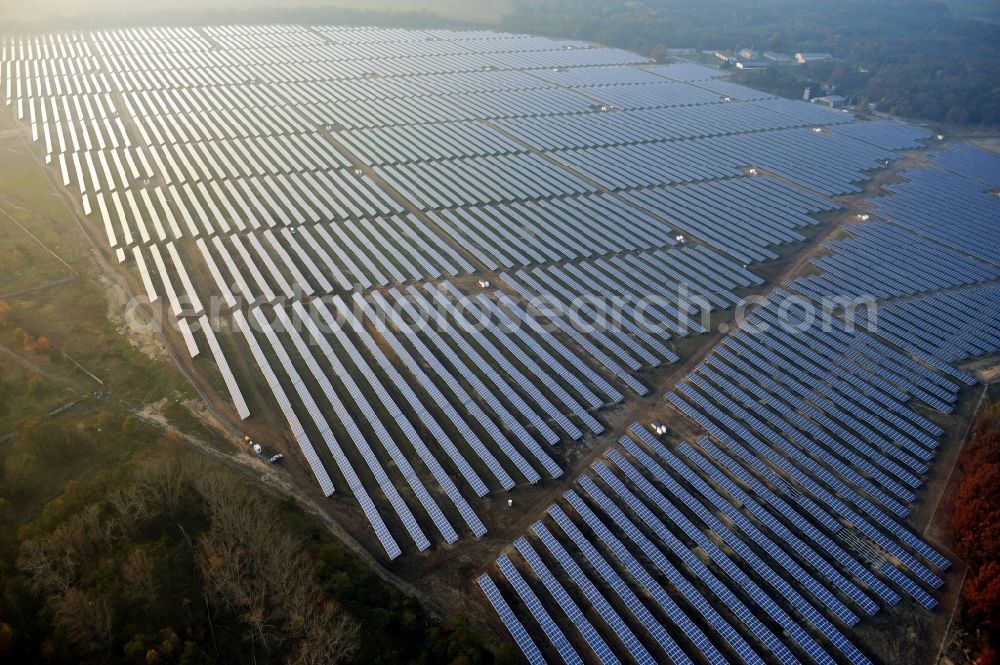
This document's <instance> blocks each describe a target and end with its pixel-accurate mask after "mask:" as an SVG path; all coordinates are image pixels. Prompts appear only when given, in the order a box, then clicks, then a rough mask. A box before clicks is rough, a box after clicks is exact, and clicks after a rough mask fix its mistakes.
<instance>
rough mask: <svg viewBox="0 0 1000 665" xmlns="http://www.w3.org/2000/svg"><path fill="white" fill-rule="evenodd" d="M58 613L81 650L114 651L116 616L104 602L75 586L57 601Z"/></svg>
mask: <svg viewBox="0 0 1000 665" xmlns="http://www.w3.org/2000/svg"><path fill="white" fill-rule="evenodd" d="M55 610H56V615H57V616H58V617H59V619H60V620H61V621H62V623H63V624H64V625H65V627H66V630H67V633H68V634H69V637H70V639H71V640H72V641H73V642H74V643H75V644H76V645H77V646H78V647H80V648H81V649H85V650H92V651H95V650H98V649H103V650H107V649H108V648H110V646H111V637H112V635H111V629H112V626H113V622H114V615H113V612H112V608H111V606H110V605H109V604H108V603H107V602H106V601H105V600H104V599H102V598H95V597H92V596H89V595H88V594H87V593H86V592H84V591H82V590H81V589H79V588H77V587H71V588H70V589H68V590H67V591H66V593H64V594H63V595H62V596H61V597H60V598H58V600H57V601H56V602H55Z"/></svg>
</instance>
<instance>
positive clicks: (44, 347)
mask: <svg viewBox="0 0 1000 665" xmlns="http://www.w3.org/2000/svg"><path fill="white" fill-rule="evenodd" d="M51 350H52V342H50V341H49V338H48V337H45V336H44V335H43V336H41V337H39V338H38V340H37V341H36V342H35V352H36V353H49V352H50V351H51Z"/></svg>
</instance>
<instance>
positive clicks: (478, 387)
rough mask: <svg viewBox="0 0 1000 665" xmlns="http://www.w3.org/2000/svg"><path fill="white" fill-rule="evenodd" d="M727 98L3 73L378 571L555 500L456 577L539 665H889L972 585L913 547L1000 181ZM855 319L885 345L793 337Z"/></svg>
mask: <svg viewBox="0 0 1000 665" xmlns="http://www.w3.org/2000/svg"><path fill="white" fill-rule="evenodd" d="M722 76H723V72H720V71H718V70H714V69H710V68H706V67H702V66H699V65H694V64H687V63H680V64H673V65H661V64H655V63H651V62H649V61H648V59H646V58H643V57H641V56H638V55H635V54H632V53H628V52H625V51H620V50H615V49H608V48H603V47H598V46H594V45H591V44H586V43H580V42H570V41H558V40H552V39H545V38H540V37H532V36H527V35H508V34H499V33H493V32H486V31H481V32H480V31H472V32H455V31H449V30H419V31H407V30H395V29H375V28H343V27H329V26H285V25H282V26H224V27H205V28H146V29H124V30H107V31H96V32H76V33H64V34H51V35H37V36H16V37H7V38H4V39H3V41H2V46H0V87H2V94H3V96H4V99H5V102H6V105H7V108H8V110H9V112H11V113H12V114H13V115H14V116H15V117H16V118H17V119H18V120H19V121H20V122H21V123H22V125H23V129H24V132H25V134H26V135H30V138H31V140H32V141H33V142H34V143H33V148H34V150H35V151H36V154H37V155H38V156H39V157H40V158H41V159H42V160H43V161H44V164H45V165H46V168H47V170H48V172H49V174H50V175H51V177H52V178H53V179H54V180H55V181H56V182H57V183H58V184H59V185H60V186H61V187H63V188H64V189H65V191H66V193H67V194H68V195H69V197H70V198H71V199H72V201H73V202H74V204H75V205H76V207H77V209H78V212H79V213H80V215H81V216H82V217H83V218H84V219H85V223H86V225H87V228H88V231H90V232H91V233H92V235H93V236H94V238H96V239H98V240H99V241H100V242H101V243H103V245H104V246H105V247H106V249H107V255H108V257H109V258H111V259H112V260H114V261H117V262H118V264H120V268H121V270H122V271H123V273H124V274H126V275H127V276H128V277H129V279H130V280H131V283H132V284H133V285H134V286H135V288H136V289H137V290H139V291H140V292H142V293H144V294H145V295H146V296H147V297H148V299H149V301H150V302H151V303H153V304H154V305H160V304H162V306H163V307H164V309H165V311H167V312H168V318H169V319H170V322H171V324H172V326H171V328H172V329H175V330H176V332H173V331H168V339H170V340H171V342H172V343H174V344H175V345H176V346H177V347H178V349H179V352H180V353H183V354H185V355H186V356H188V357H190V359H192V364H191V366H192V367H193V368H195V370H196V371H197V372H199V373H200V375H201V376H202V379H203V381H204V383H205V386H217V387H218V389H219V390H220V391H224V392H225V398H226V401H227V402H228V403H231V405H232V409H231V414H230V415H231V417H232V420H233V421H234V422H240V421H246V424H245V425H242V426H243V427H245V428H246V429H247V430H248V431H251V432H252V431H253V429H254V427H256V426H259V425H263V423H262V422H261V421H262V420H264V419H266V418H268V417H270V416H271V415H274V416H277V417H279V418H281V422H280V423H279V425H280V427H281V428H282V430H283V431H287V432H289V436H288V443H289V444H290V447H289V449H288V451H289V452H293V451H294V454H293V455H290V457H292V459H291V460H289V461H290V463H291V464H292V465H293V468H294V465H301V466H302V467H303V468H305V469H308V470H309V472H310V473H311V476H312V477H313V478H314V479H315V482H316V483H317V484H318V486H319V487H320V489H321V490H322V493H323V494H325V495H326V496H327V497H331V496H334V495H336V496H338V497H339V496H348V497H350V501H349V503H345V504H343V505H338V510H351V511H355V512H357V513H358V514H359V515H361V516H362V517H363V520H364V522H365V523H366V524H367V525H368V528H367V529H366V530H365V533H354V534H352V535H355V536H356V537H358V538H359V539H360V540H361V541H362V542H363V543H365V544H368V545H371V547H372V550H373V554H375V555H376V556H378V557H379V558H381V559H382V560H383V561H384V562H386V563H388V562H391V561H395V562H396V563H397V564H399V563H401V562H405V561H406V560H407V559H417V558H420V557H434V556H439V557H442V558H443V559H447V558H449V557H454V556H458V555H459V554H460V553H461V548H462V547H463V544H466V543H469V542H472V541H475V540H479V541H482V540H483V539H490V538H493V537H495V536H494V534H493V530H494V529H498V528H499V527H498V524H499V522H498V518H497V516H496V514H495V513H496V512H497V511H508V510H517V509H519V507H520V501H521V497H522V496H524V491H525V488H526V487H527V486H535V489H536V490H541V491H544V490H548V491H550V492H551V493H550V495H549V496H550V497H551V498H550V499H549V500H546V502H545V503H544V504H543V505H541V507H540V508H538V514H537V515H530V516H529V518H530V519H529V520H527V521H523V522H522V525H523V524H531V526H530V528H529V529H528V530H527V531H526V532H524V533H523V534H514V535H510V534H509V533H506V532H505V536H504V538H503V539H500V538H496V545H495V548H494V549H493V550H492V553H491V555H490V557H489V559H488V560H484V561H483V562H482V566H481V568H480V569H479V570H478V571H477V574H476V576H475V580H474V581H469V580H466V581H465V582H467V583H471V586H470V588H475V589H477V593H479V591H478V590H480V589H481V591H482V592H483V594H485V595H483V596H482V597H481V600H483V601H484V604H485V605H486V606H491V607H492V608H493V609H495V610H496V615H497V617H498V618H499V621H500V622H501V623H502V624H503V625H504V626H506V628H507V629H508V630H509V631H510V635H511V637H512V638H513V639H514V641H515V642H516V643H517V645H518V646H519V647H520V649H521V651H522V652H523V654H524V656H525V657H526V658H527V659H528V660H529V661H532V662H544V661H557V660H559V659H562V660H563V661H565V662H604V663H610V662H631V661H638V662H643V663H645V662H664V661H669V662H677V663H687V662H692V663H704V662H709V663H722V662H734V661H735V662H740V661H742V662H745V663H765V662H767V663H773V662H782V663H791V662H812V661H815V662H829V663H835V662H836V663H843V662H851V663H864V662H869V657H870V656H869V655H866V652H865V645H864V644H863V643H862V642H861V641H860V640H858V639H857V638H856V630H857V629H858V628H859V627H860V626H863V624H864V622H865V621H866V619H868V618H870V617H872V616H874V615H876V614H878V613H880V612H886V611H889V610H890V608H899V607H904V606H907V605H912V607H913V610H914V611H915V612H933V611H935V606H936V605H937V603H938V598H939V597H940V590H941V589H942V587H943V586H944V582H945V577H946V575H947V571H948V570H949V568H950V566H951V563H952V562H951V561H950V560H949V556H948V553H947V552H944V551H943V550H942V549H941V548H940V547H937V546H935V545H934V544H932V543H929V542H927V541H926V540H925V539H924V538H923V537H922V536H921V535H919V534H918V533H917V532H916V531H915V530H914V529H913V528H912V526H910V524H909V523H908V521H907V520H908V517H909V516H910V514H911V508H912V507H913V505H914V504H915V502H917V501H918V500H919V499H920V498H921V491H922V488H923V487H924V484H925V481H926V478H927V475H928V473H929V471H930V470H931V469H932V468H933V465H934V462H935V458H936V456H937V455H938V454H939V452H940V448H941V446H943V445H945V444H946V443H947V442H948V439H949V436H950V435H951V432H949V431H948V429H947V428H946V427H945V425H947V424H949V423H951V422H952V421H950V420H948V414H951V413H953V411H955V409H956V407H957V405H959V404H960V403H961V398H962V395H963V391H964V390H966V388H967V387H968V386H971V385H973V384H974V383H975V379H974V378H973V377H972V376H970V375H969V374H967V373H966V372H965V371H962V370H960V369H958V368H957V366H956V365H957V364H959V363H961V362H963V361H967V360H969V359H973V358H977V357H981V356H985V355H990V354H995V353H997V352H998V351H1000V337H998V335H997V332H996V330H997V323H998V322H1000V286H998V279H1000V198H998V197H997V196H995V195H994V194H992V193H991V191H992V190H996V189H997V188H998V187H1000V158H998V157H997V156H996V155H993V154H991V153H987V152H984V151H982V150H977V149H974V148H970V147H967V146H963V145H951V144H944V145H942V146H938V145H937V144H938V141H936V140H935V138H934V137H933V136H932V135H931V134H930V133H929V132H927V131H926V130H924V129H922V128H918V127H912V126H909V125H905V124H900V123H894V122H888V121H861V120H858V119H857V118H855V116H854V115H853V114H850V113H845V112H841V111H835V110H832V109H826V108H822V107H820V106H817V105H812V104H807V103H804V102H792V101H788V100H784V99H779V98H776V97H772V96H769V95H767V94H765V93H761V92H759V91H756V90H752V89H749V88H745V87H742V86H739V85H736V84H733V83H731V82H728V81H726V80H723V78H722ZM913 150H921V151H924V152H923V153H921V159H920V162H919V163H914V164H908V165H906V167H905V169H901V170H900V173H898V174H896V175H895V176H894V177H893V178H891V179H890V180H889V181H887V182H886V183H885V184H884V186H883V188H882V190H880V191H879V192H876V193H873V192H871V191H868V192H866V191H865V187H866V185H867V184H868V182H869V181H870V180H871V179H872V178H875V177H878V176H879V174H880V172H883V171H884V170H885V169H889V168H895V167H896V166H897V165H898V160H900V159H901V158H904V157H907V156H908V155H910V156H912V153H911V152H910V151H913ZM866 197H867V198H866ZM834 219H836V220H837V223H843V226H842V227H841V228H836V229H834V228H831V220H834ZM817 238H819V239H818V240H816V239H817ZM812 250H816V251H812ZM799 252H801V253H802V255H803V256H806V255H807V258H806V259H805V260H804V261H802V263H801V265H798V264H792V265H791V266H790V267H782V265H783V264H782V263H780V262H781V261H783V260H785V259H786V258H787V257H789V256H792V255H796V256H798V254H796V253H799ZM786 270H791V272H786ZM775 274H780V275H782V277H780V278H778V279H775V278H774V275H775ZM749 294H765V295H766V299H764V301H763V303H762V304H761V305H759V306H757V307H755V308H754V309H753V310H752V312H751V314H750V317H749V320H748V321H747V322H746V325H743V326H740V327H739V328H736V329H733V330H732V331H731V332H727V331H728V328H727V329H725V330H724V331H723V332H727V334H722V335H715V336H711V335H713V334H715V333H716V331H715V329H713V328H712V327H711V326H713V325H716V324H718V323H719V322H723V321H730V320H731V319H732V316H733V312H734V310H735V309H737V308H738V307H739V306H740V304H741V302H742V300H743V298H745V297H746V296H747V295H749ZM593 296H601V297H606V298H610V299H614V300H615V301H616V302H618V303H620V304H621V317H620V319H619V320H617V321H616V322H615V325H609V326H599V325H585V323H589V322H593V321H596V320H599V319H600V318H601V316H602V314H603V312H601V311H600V309H599V305H598V304H597V303H596V302H594V301H593V300H592V297H593ZM837 297H847V298H851V299H861V298H870V299H871V301H870V302H868V303H867V305H868V306H867V308H866V309H865V310H864V311H863V312H862V314H872V315H874V313H875V311H876V310H877V314H878V325H877V326H872V329H871V330H870V331H863V330H862V331H858V330H853V329H851V328H850V326H848V325H846V322H844V321H841V320H840V318H835V320H834V321H833V323H832V324H830V325H825V323H826V322H824V321H821V320H813V319H811V318H808V317H806V315H805V314H804V313H803V311H805V309H806V308H807V306H808V305H821V304H823V303H824V301H826V300H829V299H830V298H837ZM539 303H544V305H545V306H544V307H540V306H539ZM555 309H560V310H562V311H564V312H568V311H571V310H572V311H574V312H575V314H574V315H573V316H569V315H557V314H555V313H554V310H555ZM703 311H704V312H710V313H711V314H712V316H711V317H710V318H709V317H703V316H701V314H702V312H703ZM789 312H791V314H789ZM789 316H790V317H791V318H792V319H793V320H794V321H795V322H797V323H799V324H800V325H798V329H797V330H795V331H792V332H789V331H787V330H785V328H784V327H783V326H782V325H781V323H782V321H783V320H787V319H788V318H789ZM799 319H802V320H801V321H799ZM418 321H423V322H424V323H423V324H418ZM706 321H710V322H711V323H706ZM650 324H655V325H650ZM700 346H704V347H709V348H707V349H704V348H703V349H701V350H699V347H700ZM195 358H197V361H194V359H195ZM692 358H695V359H696V360H697V362H691V363H689V364H687V365H685V366H684V367H683V369H681V368H680V367H681V365H683V363H685V361H688V360H691V359H692ZM185 362H187V361H186V359H185ZM671 365H676V366H678V369H677V370H676V372H671V371H670V369H669V368H670V366H671ZM640 413H641V414H642V415H641V417H642V418H644V419H645V418H647V417H648V415H649V414H650V413H654V414H655V420H656V421H657V422H658V423H665V424H666V425H667V426H668V428H669V430H670V432H669V433H668V434H667V435H664V434H663V432H662V431H660V430H659V429H658V428H657V429H656V431H655V432H654V428H653V427H652V423H651V422H645V421H644V422H632V418H633V415H632V414H640ZM623 414H624V415H625V419H624V421H623V418H622V416H623ZM634 417H635V418H639V417H640V415H635V416H634ZM273 424H274V423H272V425H273ZM681 433H682V434H683V435H681ZM580 460H583V461H584V462H582V463H579V462H580ZM581 469H583V472H582V474H581V473H580V470H581ZM535 496H537V495H535ZM508 500H511V501H514V502H515V505H514V507H513V508H505V507H503V506H507V505H508V504H507V501H508ZM479 573H482V574H481V575H480V574H479ZM491 620H492V619H491Z"/></svg>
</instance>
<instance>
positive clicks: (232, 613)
mask: <svg viewBox="0 0 1000 665" xmlns="http://www.w3.org/2000/svg"><path fill="white" fill-rule="evenodd" d="M146 448H148V449H150V450H154V451H156V452H146V451H145V450H144V449H146ZM52 485H61V487H62V490H61V491H59V492H56V493H55V496H53V497H51V498H48V499H47V500H44V501H40V498H41V497H43V496H45V494H46V491H47V490H48V489H49V488H51V486H52ZM0 523H3V524H4V525H5V528H4V529H2V530H0V662H4V663H53V664H61V663H74V664H78V663H122V664H132V665H168V664H174V663H176V664H178V665H201V664H208V663H238V662H239V663H249V662H256V663H259V664H261V665H264V664H268V663H275V664H278V663H280V664H283V665H337V664H339V663H368V662H384V663H404V662H405V663H469V664H473V665H475V664H479V665H491V664H492V663H499V662H514V661H513V660H511V658H512V657H513V653H512V652H511V651H509V647H508V648H502V649H501V650H500V652H498V653H494V652H493V651H492V650H491V649H490V648H489V647H488V646H487V645H486V644H485V643H484V642H483V640H482V638H481V637H480V636H479V635H478V634H477V633H476V632H475V631H474V630H472V629H471V628H470V627H469V625H468V622H467V621H465V620H464V619H462V618H461V617H457V618H453V619H451V620H449V621H439V620H435V619H434V618H432V617H431V616H429V615H428V614H427V613H426V612H425V611H424V610H423V608H422V607H421V606H420V604H419V603H418V602H417V601H416V600H415V599H413V598H411V597H408V596H405V595H404V594H402V593H401V592H399V591H398V590H397V589H395V588H394V587H391V586H390V585H388V584H387V583H386V582H384V581H383V580H382V579H381V578H380V577H378V576H377V575H376V574H375V573H374V571H372V570H371V569H370V568H369V567H368V566H367V564H365V563H363V562H362V561H361V560H359V559H358V558H357V557H356V556H355V555H354V554H353V553H351V552H350V551H349V550H347V549H346V548H344V546H343V545H341V544H340V543H339V542H338V541H336V540H335V539H333V538H332V537H331V535H330V534H329V532H328V531H327V530H326V529H325V528H324V527H323V526H322V525H321V524H320V523H318V522H317V521H315V520H313V519H312V518H309V517H307V516H306V515H304V514H303V513H302V512H301V511H300V510H299V509H298V508H297V507H296V506H295V505H294V504H293V502H291V501H290V500H286V501H282V500H279V499H277V498H274V497H272V496H270V495H268V494H265V493H264V492H263V491H261V490H260V489H259V488H258V487H257V486H256V485H254V484H251V483H249V482H247V481H245V480H244V479H243V478H241V477H238V476H237V475H236V474H234V473H233V472H230V471H228V470H225V469H222V468H220V467H219V466H218V465H213V464H210V463H209V462H208V461H207V460H205V459H204V458H203V457H201V456H200V455H198V454H197V453H195V452H193V451H191V449H190V447H189V446H188V445H187V444H186V442H184V441H183V440H181V439H179V438H178V437H177V436H175V435H169V434H166V435H164V434H162V433H159V432H158V431H157V430H155V429H153V428H151V427H150V426H148V425H146V424H145V423H143V422H142V421H138V420H136V419H135V418H132V417H124V418H123V417H121V416H118V415H115V414H113V413H109V412H104V411H101V412H97V413H93V414H90V415H88V416H87V417H85V418H82V419H81V420H79V421H74V420H60V419H53V420H30V421H27V422H25V423H23V424H22V426H21V427H20V429H19V432H18V435H17V436H16V438H15V439H14V440H13V441H10V442H8V443H7V444H5V446H4V447H3V448H2V449H0Z"/></svg>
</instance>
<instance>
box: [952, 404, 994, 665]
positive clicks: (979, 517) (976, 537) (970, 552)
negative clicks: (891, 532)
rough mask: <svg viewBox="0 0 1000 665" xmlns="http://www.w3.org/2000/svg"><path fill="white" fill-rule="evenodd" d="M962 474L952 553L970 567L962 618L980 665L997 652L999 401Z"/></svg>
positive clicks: (987, 412) (975, 432)
mask: <svg viewBox="0 0 1000 665" xmlns="http://www.w3.org/2000/svg"><path fill="white" fill-rule="evenodd" d="M958 465H959V467H958V468H959V472H960V473H961V476H960V479H959V487H958V497H957V500H956V503H955V512H954V516H953V518H952V531H953V533H954V539H955V549H956V551H957V553H958V554H959V556H961V557H962V559H964V560H965V562H966V563H967V564H968V565H969V572H968V575H967V577H966V582H965V587H964V588H963V589H962V600H963V615H964V618H965V622H966V625H967V626H968V628H969V629H970V631H971V632H972V633H973V634H975V635H976V636H978V638H979V640H980V641H981V643H982V647H983V649H984V652H983V654H982V655H981V657H980V659H979V662H980V663H984V664H985V663H996V662H997V652H998V651H1000V401H996V402H994V403H993V404H991V405H989V406H988V407H986V408H985V409H984V410H983V411H982V413H981V414H980V415H979V417H978V418H977V419H976V422H975V423H974V425H973V428H972V438H971V440H970V441H969V442H968V443H967V444H966V446H965V447H964V448H963V449H962V453H961V456H960V457H959V461H958Z"/></svg>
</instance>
